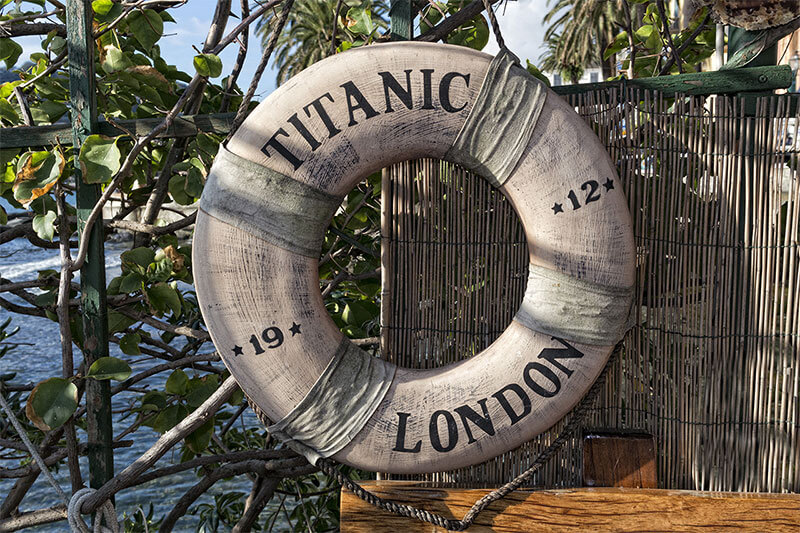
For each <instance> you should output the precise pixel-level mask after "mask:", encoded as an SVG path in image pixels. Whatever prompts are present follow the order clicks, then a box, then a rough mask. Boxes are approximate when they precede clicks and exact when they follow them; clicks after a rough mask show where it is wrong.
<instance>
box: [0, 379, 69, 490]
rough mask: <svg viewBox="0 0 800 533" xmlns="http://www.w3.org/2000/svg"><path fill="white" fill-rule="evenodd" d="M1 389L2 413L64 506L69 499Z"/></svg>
mask: <svg viewBox="0 0 800 533" xmlns="http://www.w3.org/2000/svg"><path fill="white" fill-rule="evenodd" d="M2 389H3V388H2V386H0V405H2V407H3V411H5V412H6V415H7V416H8V419H9V420H10V421H11V424H12V425H13V426H14V429H15V430H16V431H17V434H18V435H19V437H20V438H21V439H22V442H23V443H24V444H25V447H26V448H28V452H29V453H30V454H31V457H33V460H34V461H35V462H36V465H37V466H38V467H39V470H40V471H41V472H42V473H43V474H44V475H45V477H46V478H47V481H49V482H50V485H52V486H53V489H54V490H55V491H56V494H58V497H59V498H61V501H63V502H64V503H65V504H66V503H67V502H68V501H69V498H67V495H66V494H65V493H64V491H63V490H62V488H61V485H59V484H58V482H57V481H56V478H54V477H53V474H51V473H50V469H49V468H47V464H46V463H45V462H44V459H42V456H41V455H39V451H38V450H37V449H36V446H34V444H33V443H32V442H31V439H29V438H28V432H27V431H25V428H23V427H22V424H20V423H19V420H17V416H16V415H15V414H14V411H13V410H12V409H11V406H10V405H8V402H7V401H6V397H5V394H3V392H2Z"/></svg>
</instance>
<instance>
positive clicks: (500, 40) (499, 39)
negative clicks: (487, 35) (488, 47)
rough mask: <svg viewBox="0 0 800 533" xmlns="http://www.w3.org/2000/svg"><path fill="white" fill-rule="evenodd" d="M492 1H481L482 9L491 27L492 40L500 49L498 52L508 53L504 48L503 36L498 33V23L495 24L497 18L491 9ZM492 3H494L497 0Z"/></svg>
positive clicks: (505, 47) (506, 48)
mask: <svg viewBox="0 0 800 533" xmlns="http://www.w3.org/2000/svg"><path fill="white" fill-rule="evenodd" d="M492 1H493V0H483V8H484V9H485V10H486V16H487V17H489V24H491V26H492V33H494V38H495V39H496V40H497V46H499V47H500V50H506V51H510V50H508V47H507V46H506V41H505V39H503V34H502V33H501V32H500V23H498V22H497V17H496V16H495V14H494V10H493V9H492ZM494 1H495V2H496V1H497V0H494Z"/></svg>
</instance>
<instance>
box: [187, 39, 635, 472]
mask: <svg viewBox="0 0 800 533" xmlns="http://www.w3.org/2000/svg"><path fill="white" fill-rule="evenodd" d="M514 59H515V58H513V57H512V56H510V55H509V54H507V53H501V54H500V55H499V56H498V57H496V58H494V59H493V58H492V57H491V56H488V55H486V54H483V53H480V52H476V51H473V50H470V49H467V48H463V47H456V46H448V45H438V44H436V45H434V44H423V43H397V44H395V43H392V44H384V45H375V46H368V47H365V48H362V49H355V50H351V51H348V52H345V53H342V54H337V55H335V56H333V57H331V58H328V59H325V60H323V61H320V62H319V63H317V64H315V65H313V66H311V67H309V68H308V69H306V70H305V71H304V72H302V73H300V74H298V75H297V76H295V77H294V78H292V79H291V80H289V81H288V82H286V83H285V84H284V85H283V86H281V87H280V88H279V89H277V90H276V91H275V92H273V93H272V94H271V95H270V96H269V97H268V98H267V99H266V100H265V101H264V102H262V103H261V104H260V105H259V106H258V107H257V108H256V109H254V110H253V111H252V113H251V114H250V116H249V117H248V118H247V120H245V122H244V123H243V125H242V126H241V128H240V129H239V130H238V131H237V132H236V134H235V135H234V136H233V138H232V139H231V140H230V141H229V142H228V144H227V146H222V147H220V152H219V154H218V156H217V158H216V160H215V162H214V165H213V166H212V169H211V171H210V173H209V177H208V180H207V183H206V185H205V190H204V192H203V195H202V198H201V201H200V209H199V211H198V216H197V225H196V229H195V235H194V244H193V265H194V275H195V283H196V289H197V295H198V300H199V303H200V307H201V309H202V313H203V316H204V318H205V322H206V325H207V327H208V330H209V332H210V333H211V337H212V338H213V340H214V344H215V345H216V347H217V349H218V350H219V353H220V355H221V356H222V359H223V361H224V362H225V364H226V365H227V366H228V368H229V369H230V371H231V373H232V374H233V376H234V377H235V378H236V380H237V381H238V382H239V384H240V385H241V387H242V389H243V390H244V391H245V393H246V394H247V395H248V396H249V397H250V399H251V400H252V401H253V402H255V403H256V404H257V405H258V406H259V407H260V408H261V409H262V410H263V411H264V413H265V414H266V415H267V416H268V417H269V419H270V420H274V421H276V423H275V424H274V425H273V426H271V427H270V428H269V429H270V431H271V432H272V434H273V435H274V436H276V437H277V438H279V439H281V440H283V441H285V442H286V443H287V444H288V445H290V446H292V447H293V448H294V449H296V450H298V451H300V452H302V453H304V454H305V455H306V457H308V458H309V460H311V461H312V462H314V461H316V460H317V459H318V458H319V457H332V458H333V459H334V460H337V461H340V462H342V463H345V464H348V465H351V466H354V467H358V468H361V469H365V470H371V471H383V472H392V473H402V474H405V473H420V472H431V471H441V470H448V469H453V468H458V467H463V466H467V465H471V464H476V463H479V462H481V461H484V460H487V459H489V458H491V457H494V456H497V455H498V454H500V453H503V452H505V451H508V450H510V449H513V448H515V447H517V446H519V445H520V444H522V443H523V442H525V441H527V440H530V439H531V438H533V437H534V436H536V435H537V434H539V433H541V432H543V431H545V430H547V429H548V428H549V427H551V426H552V425H553V424H554V423H556V422H557V421H558V420H559V419H560V418H562V417H563V416H564V415H565V414H566V413H567V412H568V411H569V410H570V409H571V408H572V407H573V406H574V405H575V404H576V403H577V402H578V401H579V400H580V398H581V397H582V396H583V394H584V393H585V392H586V391H587V390H588V388H589V387H590V386H591V384H592V383H593V381H594V380H595V379H596V377H597V376H598V374H599V373H600V371H601V370H602V368H603V366H604V364H605V362H606V360H607V358H608V356H609V354H610V353H611V351H612V349H613V346H614V345H615V344H616V342H617V341H618V340H619V339H621V338H622V336H623V334H624V332H625V329H626V324H627V321H628V319H629V318H628V317H629V311H630V309H631V302H632V287H633V283H634V256H635V247H634V241H633V234H632V230H631V221H630V214H629V212H628V208H627V203H626V200H625V197H624V194H623V190H622V186H621V183H620V182H619V178H618V176H617V174H616V171H615V170H614V167H613V165H612V163H611V161H610V158H609V156H608V155H607V153H606V152H605V150H604V148H603V146H602V145H601V143H600V141H599V140H598V139H597V137H596V136H595V135H594V133H593V132H592V131H591V129H590V128H589V127H588V126H587V125H586V124H584V122H583V120H582V119H581V118H580V117H579V116H578V115H577V114H576V113H575V112H574V110H573V109H572V108H570V106H569V105H568V104H567V103H565V102H564V101H563V100H562V99H561V98H559V97H558V96H557V95H555V94H554V93H552V92H551V91H550V90H549V89H547V88H546V87H545V86H544V85H543V84H541V83H540V82H538V80H535V79H534V78H532V77H531V76H530V75H528V74H527V72H526V71H524V70H523V69H522V68H520V67H519V66H517V65H515V61H514ZM419 157H433V158H439V159H446V160H450V161H452V162H455V163H458V164H460V165H462V166H465V167H467V168H470V169H473V170H475V171H477V172H479V173H480V174H481V175H482V176H484V177H485V178H487V179H489V180H490V181H491V182H492V183H493V184H494V185H496V186H498V187H499V188H500V189H501V190H502V192H503V193H504V194H505V195H506V196H507V197H508V198H509V199H510V200H511V202H512V203H513V205H514V207H515V209H516V211H517V213H518V215H519V217H520V219H521V222H522V225H523V226H524V228H525V234H526V238H527V241H528V247H529V252H530V262H531V263H530V264H531V267H530V268H531V274H530V278H529V281H528V287H527V290H526V295H525V298H524V302H523V304H522V306H521V308H520V310H519V312H518V313H517V315H516V317H515V319H514V320H513V322H512V323H511V324H510V325H509V326H508V328H507V329H506V330H505V331H504V332H503V333H502V334H501V336H500V337H499V338H498V339H497V340H496V341H495V342H494V343H493V344H492V345H491V346H489V347H488V348H487V349H486V350H484V351H483V352H482V353H480V354H478V355H477V356H474V357H472V358H470V359H467V360H464V361H461V362H459V363H455V364H451V365H449V366H445V367H442V368H437V369H432V370H413V369H407V368H397V367H395V366H394V365H392V364H390V363H386V362H384V361H382V360H380V359H378V358H376V357H371V356H369V355H367V354H366V353H365V352H363V351H362V350H360V349H359V348H357V347H355V346H354V345H352V344H351V343H350V342H349V341H347V340H346V339H345V338H344V336H343V335H342V333H341V332H340V331H339V329H338V328H337V327H336V326H335V324H334V322H333V320H332V319H331V318H330V317H329V316H328V313H327V312H326V310H325V307H324V305H323V301H322V297H321V294H320V289H319V277H318V272H317V265H318V260H319V254H320V248H321V243H322V238H323V233H324V230H325V228H326V226H327V224H328V223H329V221H330V218H331V216H332V215H333V214H334V212H335V210H336V209H337V207H338V206H339V204H340V202H341V200H342V199H343V197H344V195H345V194H347V193H348V192H349V191H350V190H351V189H352V188H353V187H354V186H355V185H356V184H357V183H358V182H359V181H360V180H361V179H363V178H364V177H365V176H367V175H369V174H370V173H372V172H375V171H376V170H378V169H381V168H383V167H386V166H388V165H390V164H392V163H395V162H399V161H404V160H408V159H413V158H419Z"/></svg>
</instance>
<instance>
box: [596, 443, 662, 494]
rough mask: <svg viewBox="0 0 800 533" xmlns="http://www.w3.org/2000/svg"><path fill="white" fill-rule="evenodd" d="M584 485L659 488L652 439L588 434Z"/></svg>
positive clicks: (654, 448)
mask: <svg viewBox="0 0 800 533" xmlns="http://www.w3.org/2000/svg"><path fill="white" fill-rule="evenodd" d="M583 483H584V485H586V486H587V487H627V488H631V489H655V488H658V477H657V476H656V446H655V441H654V439H653V436H652V435H647V434H643V433H633V434H630V435H624V434H613V433H590V434H587V435H586V436H585V437H584V438H583Z"/></svg>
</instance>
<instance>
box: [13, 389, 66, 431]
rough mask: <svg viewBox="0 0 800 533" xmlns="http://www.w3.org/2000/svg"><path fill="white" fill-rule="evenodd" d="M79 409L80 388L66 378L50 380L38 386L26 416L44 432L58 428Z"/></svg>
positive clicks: (26, 409)
mask: <svg viewBox="0 0 800 533" xmlns="http://www.w3.org/2000/svg"><path fill="white" fill-rule="evenodd" d="M77 408H78V387H76V386H75V385H74V384H73V383H72V382H71V381H69V380H68V379H64V378H50V379H46V380H44V381H42V382H41V383H39V384H38V385H36V386H35V387H34V388H33V390H32V391H31V393H30V395H29V396H28V402H27V404H26V405H25V414H26V415H27V416H28V419H29V420H30V421H31V422H33V424H34V425H35V426H36V427H37V428H39V429H41V430H42V431H49V430H51V429H54V428H57V427H59V426H60V425H62V424H63V423H64V422H66V421H67V420H69V417H70V416H72V413H74V412H75V409H77Z"/></svg>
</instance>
